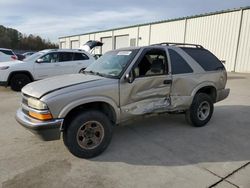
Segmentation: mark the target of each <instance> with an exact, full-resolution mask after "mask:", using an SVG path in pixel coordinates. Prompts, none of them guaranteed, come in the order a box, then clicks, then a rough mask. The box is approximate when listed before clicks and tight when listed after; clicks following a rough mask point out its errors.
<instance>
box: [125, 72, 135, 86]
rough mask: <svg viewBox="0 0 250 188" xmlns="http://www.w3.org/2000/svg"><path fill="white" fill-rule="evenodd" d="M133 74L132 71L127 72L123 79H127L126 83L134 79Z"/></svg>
mask: <svg viewBox="0 0 250 188" xmlns="http://www.w3.org/2000/svg"><path fill="white" fill-rule="evenodd" d="M134 79H135V78H134V75H133V73H132V71H130V72H129V73H127V74H126V75H125V80H127V82H128V83H130V84H131V83H132V82H133V81H134Z"/></svg>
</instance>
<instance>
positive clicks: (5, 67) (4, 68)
mask: <svg viewBox="0 0 250 188" xmlns="http://www.w3.org/2000/svg"><path fill="white" fill-rule="evenodd" d="M8 68H9V66H2V67H0V70H6V69H8Z"/></svg>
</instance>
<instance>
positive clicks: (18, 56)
mask: <svg viewBox="0 0 250 188" xmlns="http://www.w3.org/2000/svg"><path fill="white" fill-rule="evenodd" d="M15 55H16V56H17V59H18V60H19V61H22V60H24V59H25V56H24V55H22V54H17V53H16V54H15Z"/></svg>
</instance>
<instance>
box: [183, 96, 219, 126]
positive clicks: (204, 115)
mask: <svg viewBox="0 0 250 188" xmlns="http://www.w3.org/2000/svg"><path fill="white" fill-rule="evenodd" d="M203 108H204V109H203ZM213 111H214V104H213V101H212V99H211V97H210V96H209V95H207V94H205V93H197V94H196V95H195V97H194V99H193V102H192V105H191V107H190V109H189V110H187V111H186V114H185V115H186V120H187V122H188V123H189V124H191V125H192V126H194V127H202V126H204V125H206V124H207V123H208V122H209V120H210V119H211V117H212V114H213Z"/></svg>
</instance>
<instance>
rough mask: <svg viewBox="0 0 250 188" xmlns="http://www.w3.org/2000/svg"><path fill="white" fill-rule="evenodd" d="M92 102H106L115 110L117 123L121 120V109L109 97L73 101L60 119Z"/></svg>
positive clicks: (93, 97) (63, 111)
mask: <svg viewBox="0 0 250 188" xmlns="http://www.w3.org/2000/svg"><path fill="white" fill-rule="evenodd" d="M91 102H105V103H107V104H109V105H110V106H111V107H112V108H113V110H114V112H115V114H116V121H117V122H116V123H118V122H119V120H120V108H119V107H118V106H117V105H116V103H115V102H114V101H113V100H112V99H110V98H108V97H95V96H91V97H87V98H84V99H79V100H76V101H73V102H71V103H69V104H67V105H66V106H65V107H64V108H63V109H62V110H61V111H60V113H59V116H58V118H65V117H66V115H67V114H68V113H69V112H70V111H71V110H73V109H74V108H76V107H78V106H80V105H84V104H87V103H91Z"/></svg>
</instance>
